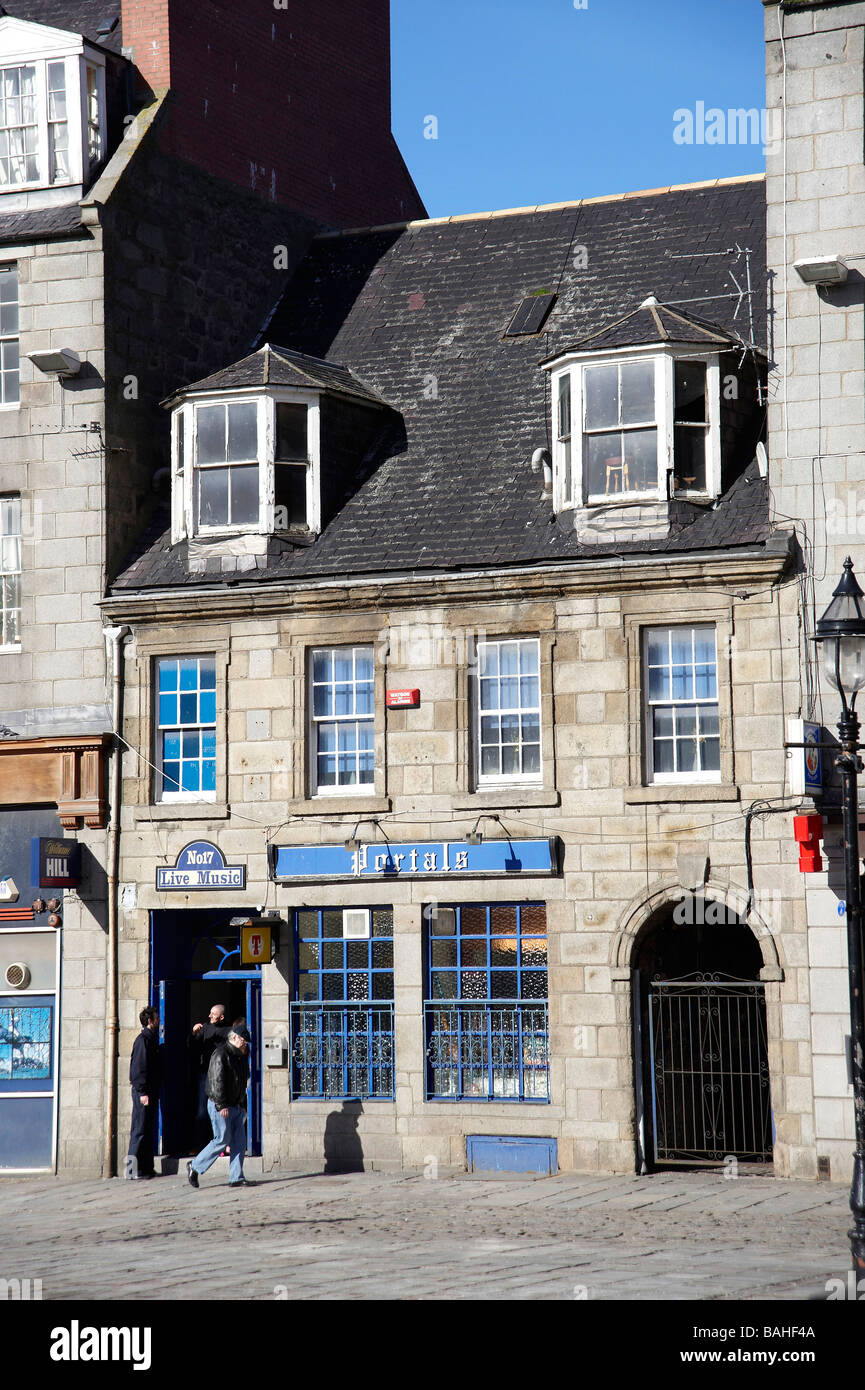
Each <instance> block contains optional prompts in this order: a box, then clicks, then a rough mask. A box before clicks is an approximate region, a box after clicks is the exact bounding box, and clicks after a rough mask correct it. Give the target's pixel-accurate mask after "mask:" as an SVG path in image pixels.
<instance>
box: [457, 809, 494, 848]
mask: <svg viewBox="0 0 865 1390" xmlns="http://www.w3.org/2000/svg"><path fill="white" fill-rule="evenodd" d="M482 820H494V821H495V822H496V824H498V825H501V821H500V820H499V818H498V816H492V815H490V814H489V812H487V811H484V812H483V813H482V814H481V815H480V816H478V818H477V820H476V821H475V823H474V827H473V828H472V829H471V830H470V831H469V833H468V835H466V843H467V844H470V845H482V844H483V842H484V837H483V833H482V832H481V831H480V830H478V826H479V825H480V823H481V821H482Z"/></svg>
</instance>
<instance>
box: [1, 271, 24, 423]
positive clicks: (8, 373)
mask: <svg viewBox="0 0 865 1390" xmlns="http://www.w3.org/2000/svg"><path fill="white" fill-rule="evenodd" d="M19 399H20V395H19V383H18V267H17V265H0V406H3V405H17V404H18V401H19Z"/></svg>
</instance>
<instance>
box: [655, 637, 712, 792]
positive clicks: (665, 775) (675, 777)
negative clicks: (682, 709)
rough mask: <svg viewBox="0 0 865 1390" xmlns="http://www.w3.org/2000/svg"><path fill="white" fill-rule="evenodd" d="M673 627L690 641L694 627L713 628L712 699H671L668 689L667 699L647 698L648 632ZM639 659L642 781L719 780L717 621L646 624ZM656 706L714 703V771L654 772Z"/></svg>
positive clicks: (694, 781)
mask: <svg viewBox="0 0 865 1390" xmlns="http://www.w3.org/2000/svg"><path fill="white" fill-rule="evenodd" d="M673 629H679V630H680V631H682V632H689V633H691V634H692V641H693V633H694V632H695V631H696V630H697V629H711V631H712V633H713V636H714V639H715V698H714V699H713V700H712V699H706V698H698V697H694V698H692V699H687V700H675V699H673V698H672V691H671V692H670V698H669V699H667V700H650V698H649V659H648V657H649V637H650V635H651V634H652V633H655V632H669V631H671V630H673ZM640 661H641V663H642V679H641V688H642V693H643V711H642V721H643V742H644V748H645V780H646V785H647V786H656V787H661V786H671V785H674V784H676V783H679V784H683V783H702V784H711V783H720V782H721V780H722V775H721V774H722V770H723V766H724V748H723V741H722V738H721V671H720V669H719V662H718V628H717V624H716V623H714V622H711V621H709V622H704V621H700V620H698V619H695V620H694V621H692V622H690V623H653V624H651V625H648V626H646V627H644V628H642V630H641V633H640ZM656 705H664V706H673V707H674V708H675V707H676V706H678V705H689V706H691V705H698V706H699V705H702V706H706V707H711V706H714V708H715V711H716V714H717V718H718V734H717V738H718V768H717V770H708V771H703V770H700V769H697V770H695V771H693V772H681V771H676V770H673V771H672V772H656V771H655V766H654V764H655V740H654V730H653V715H652V711H653V710H654V708H655V706H656Z"/></svg>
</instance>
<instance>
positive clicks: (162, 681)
mask: <svg viewBox="0 0 865 1390" xmlns="http://www.w3.org/2000/svg"><path fill="white" fill-rule="evenodd" d="M158 705H159V707H158V711H157V713H158V738H159V748H158V754H159V758H158V761H159V765H160V769H161V770H160V776H159V790H160V793H161V794H162V795H163V796H168V797H171V796H177V795H183V793H189V792H205V793H207V792H214V793H215V791H216V661H215V659H214V658H213V657H212V656H192V657H165V658H162V659H161V660H160V661H159V670H158Z"/></svg>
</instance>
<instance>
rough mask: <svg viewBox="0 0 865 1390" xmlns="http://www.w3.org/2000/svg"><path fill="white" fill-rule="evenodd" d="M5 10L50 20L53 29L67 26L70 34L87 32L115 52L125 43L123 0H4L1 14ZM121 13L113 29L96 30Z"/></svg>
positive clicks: (38, 21)
mask: <svg viewBox="0 0 865 1390" xmlns="http://www.w3.org/2000/svg"><path fill="white" fill-rule="evenodd" d="M4 11H5V13H6V14H8V15H12V17H13V18H14V19H26V20H29V21H30V23H31V24H46V25H48V26H49V27H50V28H52V29H65V30H66V31H67V32H68V33H70V34H83V35H84V37H85V38H86V39H89V40H90V42H91V43H97V44H99V45H100V47H102V48H107V49H109V50H110V51H111V52H112V53H119V52H120V51H121V47H122V36H121V30H122V20H121V13H120V0H2V3H0V14H2V13H3V12H4ZM115 16H116V17H117V24H116V25H115V27H114V28H113V29H112V31H111V33H110V34H108V35H107V36H106V35H103V37H102V38H97V36H96V31H97V29H98V28H99V25H100V23H101V22H102V20H103V19H109V18H114V17H115Z"/></svg>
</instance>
